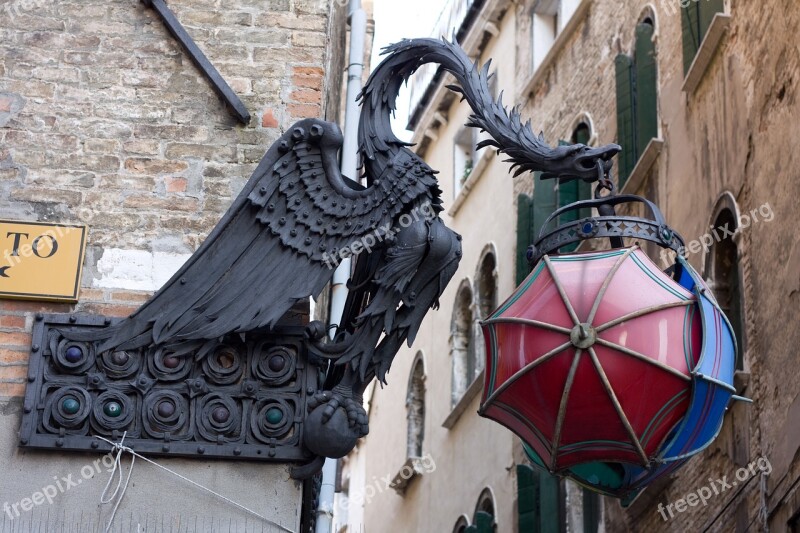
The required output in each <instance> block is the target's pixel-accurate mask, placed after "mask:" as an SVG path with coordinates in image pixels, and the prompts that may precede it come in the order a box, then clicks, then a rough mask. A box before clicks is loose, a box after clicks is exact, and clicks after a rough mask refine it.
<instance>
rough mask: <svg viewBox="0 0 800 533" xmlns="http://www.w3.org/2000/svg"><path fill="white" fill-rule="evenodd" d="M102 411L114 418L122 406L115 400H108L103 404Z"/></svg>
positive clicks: (119, 413) (120, 411)
mask: <svg viewBox="0 0 800 533" xmlns="http://www.w3.org/2000/svg"><path fill="white" fill-rule="evenodd" d="M103 412H104V413H105V414H106V416H110V417H112V418H116V417H118V416H119V415H121V414H122V406H121V405H120V404H118V403H117V402H108V403H107V404H105V405H104V406H103Z"/></svg>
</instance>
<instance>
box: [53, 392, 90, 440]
mask: <svg viewBox="0 0 800 533" xmlns="http://www.w3.org/2000/svg"><path fill="white" fill-rule="evenodd" d="M91 411H92V396H91V394H89V392H88V391H87V390H86V389H84V388H82V387H77V386H68V387H62V388H59V389H56V391H55V392H51V393H49V394H48V396H47V399H46V401H45V406H44V415H43V416H42V425H43V426H44V429H46V430H47V431H49V432H51V433H60V431H61V430H62V429H63V430H64V432H65V433H67V434H73V435H86V434H87V432H88V429H89V424H88V420H89V414H90V413H91Z"/></svg>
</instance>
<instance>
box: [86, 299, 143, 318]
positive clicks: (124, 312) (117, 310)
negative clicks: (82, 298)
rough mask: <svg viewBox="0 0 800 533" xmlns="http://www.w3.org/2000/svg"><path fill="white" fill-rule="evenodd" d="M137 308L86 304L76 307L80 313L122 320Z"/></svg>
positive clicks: (135, 306) (134, 306)
mask: <svg viewBox="0 0 800 533" xmlns="http://www.w3.org/2000/svg"><path fill="white" fill-rule="evenodd" d="M137 307H138V306H137V305H117V304H105V303H87V304H80V305H79V306H78V309H79V310H80V311H81V312H82V313H87V314H93V315H102V316H108V317H118V318H123V317H126V316H128V315H130V314H131V313H133V312H134V311H136V308H137Z"/></svg>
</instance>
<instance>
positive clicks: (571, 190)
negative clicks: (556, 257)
mask: <svg viewBox="0 0 800 533" xmlns="http://www.w3.org/2000/svg"><path fill="white" fill-rule="evenodd" d="M575 140H576V142H578V143H580V144H586V143H588V142H589V139H588V132H586V131H583V130H581V131H579V135H576V139H575ZM558 144H559V145H566V144H570V143H568V142H567V141H558ZM591 196H592V184H591V183H586V182H585V181H583V180H572V181H568V182H563V181H562V182H561V183H559V184H558V207H559V208H562V207H564V206H565V205H569V204H572V203H575V202H577V201H578V200H588V199H589V198H591ZM590 215H591V209H581V210H579V211H569V212H567V213H564V214H563V215H561V216H559V217H558V223H559V224H566V223H568V222H573V221H575V220H578V219H580V218H585V217H588V216H590ZM579 244H580V243H577V242H576V243H572V244H568V245H567V246H564V247H562V248H561V251H562V252H572V251H574V250H575V249H576V248H577V247H578V245H579Z"/></svg>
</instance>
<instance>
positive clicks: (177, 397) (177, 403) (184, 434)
mask: <svg viewBox="0 0 800 533" xmlns="http://www.w3.org/2000/svg"><path fill="white" fill-rule="evenodd" d="M142 423H143V427H144V432H145V433H146V434H148V435H150V436H151V437H153V438H156V439H166V440H185V439H189V438H191V437H192V434H191V432H190V430H189V399H188V398H187V397H186V396H184V395H182V394H180V393H178V392H177V391H174V390H170V389H161V390H155V391H153V392H151V393H150V394H148V395H147V396H145V397H144V416H143V420H142Z"/></svg>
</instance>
